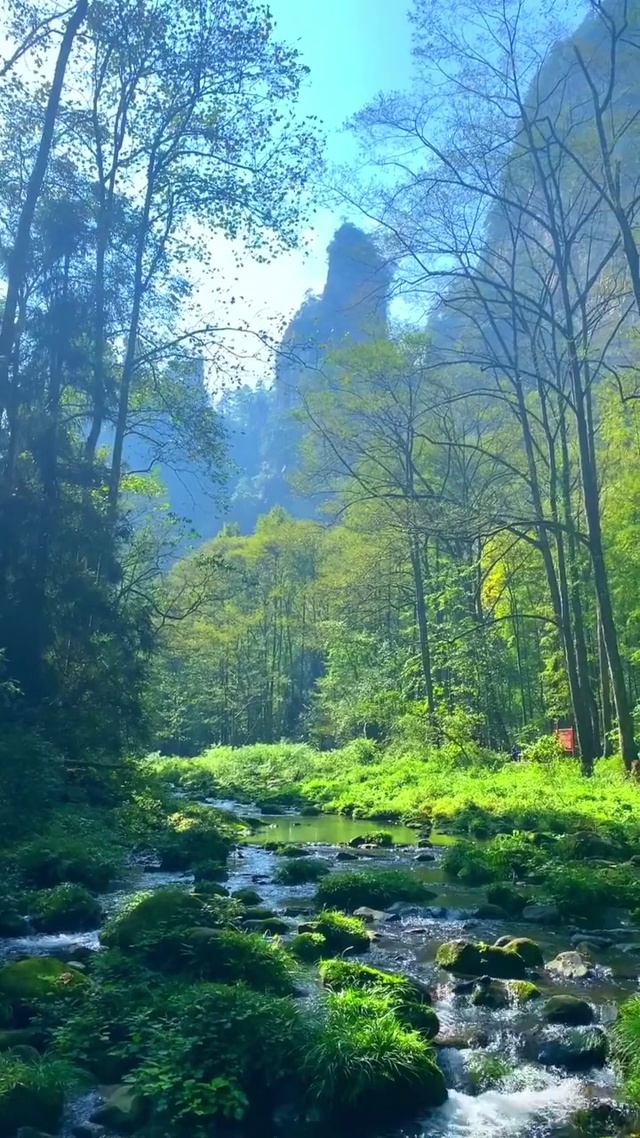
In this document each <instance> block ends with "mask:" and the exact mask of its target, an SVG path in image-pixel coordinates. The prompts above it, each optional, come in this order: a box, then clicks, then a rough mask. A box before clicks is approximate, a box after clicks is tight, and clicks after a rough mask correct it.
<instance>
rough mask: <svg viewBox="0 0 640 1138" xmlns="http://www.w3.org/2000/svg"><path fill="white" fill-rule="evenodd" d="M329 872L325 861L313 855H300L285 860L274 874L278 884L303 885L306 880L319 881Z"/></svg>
mask: <svg viewBox="0 0 640 1138" xmlns="http://www.w3.org/2000/svg"><path fill="white" fill-rule="evenodd" d="M329 872H330V870H329V866H328V865H327V863H326V861H321V859H320V858H315V857H300V858H295V859H293V860H291V861H285V862H284V863H283V865H281V866H279V868H278V870H277V872H276V873H275V875H274V881H277V882H278V884H279V885H304V884H305V883H306V882H308V881H319V880H320V878H321V877H326V875H327V874H328V873H329Z"/></svg>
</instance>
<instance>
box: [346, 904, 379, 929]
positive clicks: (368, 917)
mask: <svg viewBox="0 0 640 1138" xmlns="http://www.w3.org/2000/svg"><path fill="white" fill-rule="evenodd" d="M353 915H354V917H360V920H361V921H366V923H367V924H368V925H370V924H371V923H372V922H373V921H384V920H385V919H386V917H387V914H386V913H385V912H384V910H383V909H370V908H369V906H368V905H361V906H360V908H359V909H354V910H353Z"/></svg>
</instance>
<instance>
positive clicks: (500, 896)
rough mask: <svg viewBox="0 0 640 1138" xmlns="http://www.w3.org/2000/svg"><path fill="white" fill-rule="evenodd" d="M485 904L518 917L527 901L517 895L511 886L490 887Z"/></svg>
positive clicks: (520, 894)
mask: <svg viewBox="0 0 640 1138" xmlns="http://www.w3.org/2000/svg"><path fill="white" fill-rule="evenodd" d="M487 903H488V904H489V905H498V906H499V908H501V909H505V910H506V911H507V913H512V914H514V915H519V914H520V913H521V912H522V910H523V909H524V907H525V905H526V904H527V899H526V897H523V895H522V893H518V890H517V889H514V888H513V886H512V885H492V886H491V888H490V889H487Z"/></svg>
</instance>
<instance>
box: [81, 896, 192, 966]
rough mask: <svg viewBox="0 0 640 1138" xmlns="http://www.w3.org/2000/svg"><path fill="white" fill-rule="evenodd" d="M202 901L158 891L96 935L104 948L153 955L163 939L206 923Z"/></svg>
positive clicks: (121, 914)
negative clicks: (98, 935)
mask: <svg viewBox="0 0 640 1138" xmlns="http://www.w3.org/2000/svg"><path fill="white" fill-rule="evenodd" d="M207 918H208V912H207V905H206V902H205V900H204V899H203V898H202V897H199V896H197V895H196V894H194V893H187V892H186V891H185V890H183V889H174V888H169V889H158V890H156V892H155V893H150V894H148V896H146V897H142V898H141V899H140V900H139V901H138V902H137V903H136V904H133V905H132V906H131V907H130V908H129V909H126V910H125V911H124V912H122V913H119V914H118V915H117V916H116V917H114V918H113V919H112V920H111V921H109V922H108V923H107V924H106V925H105V927H104V928H103V929H102V932H101V933H100V942H101V943H102V944H103V945H105V947H106V948H118V949H120V951H121V952H134V951H135V952H141V953H143V954H144V955H146V956H148V955H151V954H153V952H154V949H155V948H156V947H158V946H159V944H160V942H161V941H162V939H163V938H164V937H167V936H169V934H175V933H176V932H180V931H181V930H186V929H189V928H193V927H194V925H198V924H202V925H205V924H206V923H207Z"/></svg>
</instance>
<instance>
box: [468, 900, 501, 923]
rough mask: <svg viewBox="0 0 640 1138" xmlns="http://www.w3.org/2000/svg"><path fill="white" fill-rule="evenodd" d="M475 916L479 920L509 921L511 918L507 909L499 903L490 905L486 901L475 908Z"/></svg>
mask: <svg viewBox="0 0 640 1138" xmlns="http://www.w3.org/2000/svg"><path fill="white" fill-rule="evenodd" d="M473 915H474V917H475V918H476V920H478V921H507V920H509V913H508V912H507V910H506V909H501V908H500V906H499V905H490V904H489V902H488V901H486V902H485V903H484V904H482V905H478V908H477V909H475V910H474V913H473Z"/></svg>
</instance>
